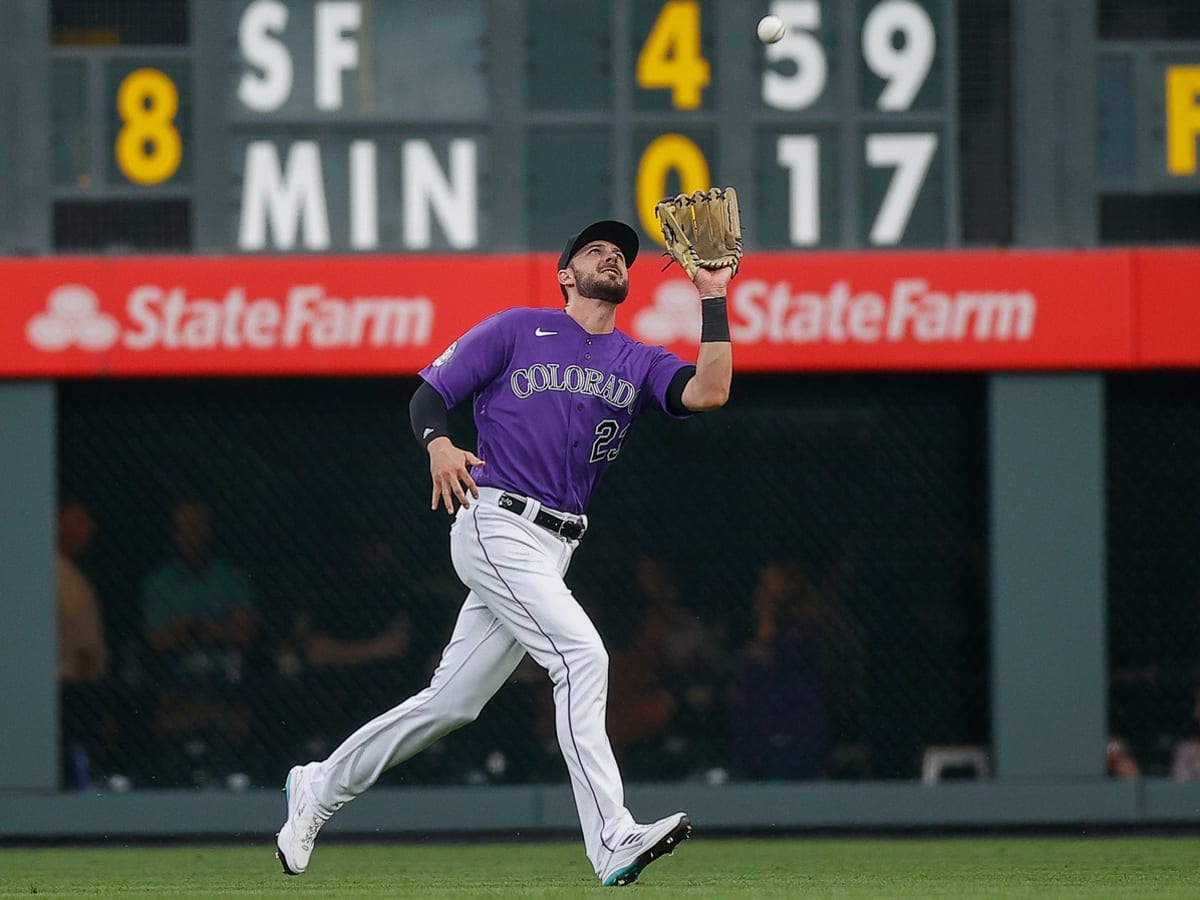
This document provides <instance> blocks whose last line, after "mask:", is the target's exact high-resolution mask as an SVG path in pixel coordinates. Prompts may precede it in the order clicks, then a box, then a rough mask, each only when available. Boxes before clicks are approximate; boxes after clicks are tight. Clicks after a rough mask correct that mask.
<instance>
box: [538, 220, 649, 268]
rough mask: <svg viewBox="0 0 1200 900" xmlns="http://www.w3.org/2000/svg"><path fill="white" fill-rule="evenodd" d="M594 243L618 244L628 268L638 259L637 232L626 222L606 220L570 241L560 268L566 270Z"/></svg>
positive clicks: (560, 261) (594, 223)
mask: <svg viewBox="0 0 1200 900" xmlns="http://www.w3.org/2000/svg"><path fill="white" fill-rule="evenodd" d="M592 241H608V242H609V243H610V244H616V245H617V246H618V247H619V248H620V249H621V253H623V254H624V256H625V266H626V268H628V267H629V266H632V265H633V261H634V260H635V259H637V255H638V245H639V241H638V236H637V232H636V231H634V230H633V229H632V228H630V227H629V226H628V225H626V224H625V223H624V222H617V221H615V220H613V219H604V220H603V221H600V222H593V223H592V224H591V225H589V226H588V227H587V228H585V229H583V231H581V232H579V234H577V235H575V237H574V238H572V239H571V240H570V242H569V243H568V244H567V246H566V247H565V248H564V249H563V252H562V256H560V257H559V259H558V267H559V268H560V269H564V268H566V266H567V263H569V262H570V261H571V259H572V257H574V256H575V254H576V253H578V252H579V251H580V250H581V249H583V248H584V247H586V246H587V245H588V244H590V243H591V242H592Z"/></svg>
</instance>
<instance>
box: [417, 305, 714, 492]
mask: <svg viewBox="0 0 1200 900" xmlns="http://www.w3.org/2000/svg"><path fill="white" fill-rule="evenodd" d="M686 365H690V363H685V362H684V361H683V360H681V359H680V358H679V357H678V356H676V355H675V354H673V353H671V352H669V351H668V350H665V349H664V348H662V347H648V346H646V345H645V344H640V343H638V342H637V341H635V340H634V339H633V338H631V337H629V336H628V335H626V334H623V333H622V332H620V331H613V332H612V333H611V334H589V333H588V332H587V331H585V330H584V329H583V328H582V327H581V326H580V325H579V323H578V322H576V321H575V320H574V319H572V318H571V317H570V316H569V315H567V313H566V311H565V310H562V309H524V308H522V309H509V310H506V311H504V312H501V313H496V314H495V315H493V316H489V317H488V318H486V319H484V320H483V321H482V322H480V323H479V324H478V325H476V326H475V327H474V328H472V329H471V330H470V331H468V332H467V333H466V334H465V335H463V336H462V337H461V338H459V339H458V340H457V341H455V342H454V343H453V344H451V345H450V346H449V347H448V348H447V349H446V351H445V352H444V353H443V354H442V355H441V356H439V357H438V358H437V359H436V360H434V361H433V363H432V364H430V365H428V366H426V367H425V368H424V369H422V370H421V372H420V375H421V377H422V378H424V379H425V380H426V381H427V382H429V384H430V385H432V386H433V388H434V389H435V390H437V392H438V393H439V394H441V396H442V399H443V400H444V401H445V402H446V405H447V406H448V407H454V406H457V405H458V404H459V403H461V402H462V401H463V400H465V399H467V398H468V397H474V407H475V425H476V427H477V428H478V430H479V446H478V448H477V449H476V453H477V454H478V456H479V458H480V459H482V460H483V461H484V462H485V463H487V465H485V466H483V467H481V468H477V469H476V470H475V471H474V472H472V473H471V474H472V476H473V477H474V478H475V482H476V483H477V484H479V485H481V486H489V487H496V488H501V489H503V490H511V491H515V492H517V493H520V494H524V495H526V496H529V497H533V498H534V499H536V500H540V501H541V502H542V503H544V504H545V505H546V506H549V507H550V508H552V509H558V510H561V511H563V512H570V513H582V512H583V511H584V510H585V509H586V507H587V504H588V500H589V498H590V497H591V495H592V491H593V490H594V489H595V487H596V484H597V483H598V482H599V481H600V477H601V476H602V475H603V474H604V471H605V470H606V469H607V468H608V465H609V463H611V462H612V461H613V460H614V459H616V458H617V454H618V453H619V452H620V450H621V444H622V442H623V441H624V440H625V435H626V433H627V432H628V431H629V428H630V426H631V425H632V424H633V420H634V419H635V418H637V416H638V415H639V414H640V413H641V412H642V411H643V410H644V409H646V408H647V407H648V406H651V405H653V406H657V407H658V408H660V409H663V410H665V409H666V395H667V388H668V386H669V385H670V383H671V379H672V378H674V377H675V374H676V373H677V372H678V371H679V370H680V369H681V368H683V367H684V366H686Z"/></svg>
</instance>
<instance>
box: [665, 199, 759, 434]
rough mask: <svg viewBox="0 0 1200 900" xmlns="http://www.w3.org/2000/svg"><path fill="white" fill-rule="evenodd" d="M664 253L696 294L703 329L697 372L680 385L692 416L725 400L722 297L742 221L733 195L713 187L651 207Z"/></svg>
mask: <svg viewBox="0 0 1200 900" xmlns="http://www.w3.org/2000/svg"><path fill="white" fill-rule="evenodd" d="M654 214H655V216H656V217H657V218H658V221H659V224H660V225H661V226H662V232H663V240H664V242H665V244H666V248H667V253H668V254H669V255H670V257H671V258H672V259H673V260H675V262H677V263H679V265H680V266H682V267H683V270H684V271H685V272H687V273H688V276H689V277H690V278H691V279H692V283H693V284H695V285H696V290H698V291H699V292H700V307H701V313H702V322H703V325H702V327H701V330H700V353H699V355H698V356H697V357H696V373H695V374H694V375H693V376H692V378H691V379H690V380H689V381H688V383H687V384H686V385H685V386H684V389H683V396H682V398H681V399H682V402H683V405H684V406H685V407H686V408H687V409H688V410H689V411H691V412H701V411H703V410H706V409H716V408H717V407H720V406H724V405H725V403H726V402H727V401H728V400H729V386H730V382H731V381H732V379H733V345H732V344H731V343H730V341H729V316H728V314H727V312H726V300H725V297H726V293H727V291H728V289H729V282H730V281H731V280H732V279H733V276H734V275H736V274H737V270H738V265H739V264H740V263H741V261H742V220H741V212H740V211H739V209H738V200H737V191H735V190H734V189H733V188H712V189H711V190H708V191H696V192H695V193H693V194H679V195H678V196H675V197H667V198H665V199H663V200H661V201H659V203H658V204H657V205H656V206H655V208H654Z"/></svg>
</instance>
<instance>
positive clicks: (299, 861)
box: [275, 763, 342, 875]
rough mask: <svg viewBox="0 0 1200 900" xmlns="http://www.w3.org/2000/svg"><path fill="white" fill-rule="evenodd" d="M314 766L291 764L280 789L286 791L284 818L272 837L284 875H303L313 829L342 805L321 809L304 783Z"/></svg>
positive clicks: (309, 851)
mask: <svg viewBox="0 0 1200 900" xmlns="http://www.w3.org/2000/svg"><path fill="white" fill-rule="evenodd" d="M315 765H316V763H309V764H308V765H307V766H292V770H291V771H290V772H288V774H287V780H286V781H285V782H284V783H283V790H284V792H285V793H286V794H287V821H286V822H284V823H283V827H282V828H280V829H279V834H277V835H276V836H275V837H276V840H275V858H276V859H277V860H279V862H280V863H281V864H282V865H283V871H284V872H285V873H286V874H288V875H303V874H304V870H305V869H307V868H308V861H309V859H311V858H312V852H313V844H314V843H316V840H317V832H319V831H320V830H321V826H322V825H324V824H325V823H326V822H328V821H329V817H330V816H332V815H333V814H334V813H335V812H337V811H338V810H339V809H341V808H342V804H340V803H338V804H337V805H335V806H334V807H333V808H332V809H325V808H324V807H323V806H321V804H319V803H318V802H317V798H316V797H314V796H313V792H312V789H311V788H310V787H309V786H308V779H309V778H310V777H311V773H310V772H309V771H308V770H309V769H310V767H312V766H315Z"/></svg>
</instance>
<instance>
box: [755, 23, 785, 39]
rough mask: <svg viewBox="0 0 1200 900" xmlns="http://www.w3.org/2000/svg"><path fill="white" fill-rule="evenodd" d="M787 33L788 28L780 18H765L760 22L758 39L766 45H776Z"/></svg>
mask: <svg viewBox="0 0 1200 900" xmlns="http://www.w3.org/2000/svg"><path fill="white" fill-rule="evenodd" d="M785 31H787V26H786V25H784V24H783V19H781V18H779V16H763V17H762V18H761V19H759V20H758V39H759V40H760V41H762V42H763V43H764V44H774V43H775V42H776V41H777V40H779V39H780V38H782V37H783V34H784V32H785Z"/></svg>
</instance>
